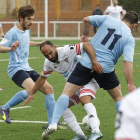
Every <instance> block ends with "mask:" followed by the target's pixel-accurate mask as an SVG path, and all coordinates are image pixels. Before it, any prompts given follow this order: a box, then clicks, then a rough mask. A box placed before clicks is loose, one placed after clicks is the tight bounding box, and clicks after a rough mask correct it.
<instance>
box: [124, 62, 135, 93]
mask: <svg viewBox="0 0 140 140" xmlns="http://www.w3.org/2000/svg"><path fill="white" fill-rule="evenodd" d="M124 74H125V78H126V81H127V84H128V90H129V92H131V91H133V90H135V89H136V87H135V86H134V83H133V63H132V62H129V61H124Z"/></svg>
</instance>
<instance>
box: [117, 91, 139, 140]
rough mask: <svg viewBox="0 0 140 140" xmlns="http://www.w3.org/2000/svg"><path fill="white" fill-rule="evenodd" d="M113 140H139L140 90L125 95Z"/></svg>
mask: <svg viewBox="0 0 140 140" xmlns="http://www.w3.org/2000/svg"><path fill="white" fill-rule="evenodd" d="M115 140H140V88H138V89H136V90H135V91H133V92H132V93H130V94H128V95H126V96H125V97H124V99H123V101H122V103H121V105H120V107H119V111H118V114H117V116H116V132H115Z"/></svg>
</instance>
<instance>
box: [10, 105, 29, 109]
mask: <svg viewBox="0 0 140 140" xmlns="http://www.w3.org/2000/svg"><path fill="white" fill-rule="evenodd" d="M29 107H31V106H24V107H13V108H11V109H10V110H15V109H21V108H29Z"/></svg>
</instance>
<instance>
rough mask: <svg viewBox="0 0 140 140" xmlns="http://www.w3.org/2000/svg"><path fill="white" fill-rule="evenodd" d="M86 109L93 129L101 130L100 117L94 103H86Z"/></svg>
mask: <svg viewBox="0 0 140 140" xmlns="http://www.w3.org/2000/svg"><path fill="white" fill-rule="evenodd" d="M84 109H85V110H86V112H87V114H88V118H89V123H90V126H91V129H92V131H96V132H100V130H99V125H100V123H99V119H98V117H97V112H96V108H95V106H94V105H93V104H92V103H87V104H85V105H84Z"/></svg>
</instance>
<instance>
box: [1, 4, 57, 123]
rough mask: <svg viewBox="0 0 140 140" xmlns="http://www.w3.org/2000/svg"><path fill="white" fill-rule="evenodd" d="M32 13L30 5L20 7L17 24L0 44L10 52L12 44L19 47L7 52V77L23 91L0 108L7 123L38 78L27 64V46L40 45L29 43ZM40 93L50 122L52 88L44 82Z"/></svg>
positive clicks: (53, 102) (32, 9)
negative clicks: (10, 114) (11, 110)
mask: <svg viewBox="0 0 140 140" xmlns="http://www.w3.org/2000/svg"><path fill="white" fill-rule="evenodd" d="M34 13H35V10H34V8H33V7H32V6H30V5H27V6H23V7H20V9H19V11H18V18H19V24H18V25H17V26H15V27H13V28H12V29H11V30H9V31H8V32H7V33H6V35H5V38H3V40H2V41H1V42H0V48H1V49H2V48H3V49H5V50H6V51H8V50H9V51H10V50H11V46H12V48H13V47H14V46H13V44H14V43H15V44H17V45H19V47H18V48H17V49H16V50H14V51H10V52H9V58H10V61H9V65H8V75H9V77H10V78H11V79H12V80H13V81H14V82H15V83H16V84H17V85H18V86H19V87H22V88H23V89H24V90H21V91H19V92H18V93H16V94H15V96H13V97H12V98H11V99H10V100H9V101H8V102H7V103H6V104H5V105H3V106H1V107H0V113H1V116H2V118H3V119H4V120H5V121H6V122H7V123H11V120H10V117H9V110H10V108H11V107H13V106H15V105H17V104H19V103H21V102H22V101H24V100H25V99H26V98H27V97H28V96H29V94H28V92H29V91H30V90H31V89H32V88H33V86H34V84H35V82H36V80H37V79H38V78H39V77H40V75H39V74H38V73H37V72H36V71H34V70H33V69H32V68H31V67H30V66H29V63H28V56H29V46H40V44H41V42H33V41H29V30H28V29H30V27H31V26H32V23H33V20H34ZM12 50H13V49H12ZM40 91H42V92H43V93H44V94H45V106H46V110H47V114H48V121H49V122H51V120H52V116H53V110H54V106H55V100H54V94H53V88H52V86H51V85H50V84H49V83H47V82H45V83H44V85H43V86H42V87H41V88H40Z"/></svg>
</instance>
